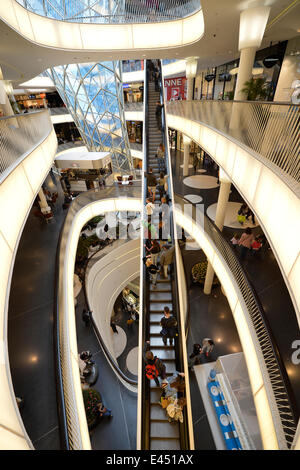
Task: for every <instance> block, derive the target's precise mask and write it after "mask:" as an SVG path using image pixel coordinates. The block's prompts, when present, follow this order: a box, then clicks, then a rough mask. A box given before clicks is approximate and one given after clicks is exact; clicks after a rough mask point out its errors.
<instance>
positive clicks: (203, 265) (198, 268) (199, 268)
mask: <svg viewBox="0 0 300 470" xmlns="http://www.w3.org/2000/svg"><path fill="white" fill-rule="evenodd" d="M207 265H208V262H207V261H201V262H200V263H197V264H195V265H194V266H193V267H192V276H193V279H194V281H195V282H200V283H201V284H202V283H203V284H204V281H205V276H206V271H207ZM217 283H218V278H217V276H214V280H213V284H217Z"/></svg>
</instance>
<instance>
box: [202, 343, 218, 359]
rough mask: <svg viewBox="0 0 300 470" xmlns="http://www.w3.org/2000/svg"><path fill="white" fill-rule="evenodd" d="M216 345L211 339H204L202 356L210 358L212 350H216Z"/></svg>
mask: <svg viewBox="0 0 300 470" xmlns="http://www.w3.org/2000/svg"><path fill="white" fill-rule="evenodd" d="M214 346H215V343H214V342H213V340H212V339H210V338H204V339H203V341H202V351H201V353H202V354H205V356H206V357H209V356H210V354H211V352H212V350H213V349H214Z"/></svg>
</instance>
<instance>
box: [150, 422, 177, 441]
mask: <svg viewBox="0 0 300 470" xmlns="http://www.w3.org/2000/svg"><path fill="white" fill-rule="evenodd" d="M150 435H151V438H152V439H155V438H159V439H161V438H179V426H178V424H176V423H175V424H172V423H169V422H168V421H166V422H164V423H161V422H155V421H151V422H150Z"/></svg>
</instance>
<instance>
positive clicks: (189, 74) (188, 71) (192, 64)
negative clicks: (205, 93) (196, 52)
mask: <svg viewBox="0 0 300 470" xmlns="http://www.w3.org/2000/svg"><path fill="white" fill-rule="evenodd" d="M197 65H198V60H197V57H189V58H188V59H186V65H185V75H186V78H187V96H186V99H187V100H188V101H192V100H193V98H194V96H193V95H194V78H195V77H196V74H197Z"/></svg>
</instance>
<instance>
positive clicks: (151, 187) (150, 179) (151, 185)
mask: <svg viewBox="0 0 300 470" xmlns="http://www.w3.org/2000/svg"><path fill="white" fill-rule="evenodd" d="M145 177H146V178H147V186H148V192H149V195H150V197H152V202H154V201H155V192H156V185H157V182H156V178H155V176H154V174H153V170H152V168H149V171H148V173H145Z"/></svg>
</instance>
